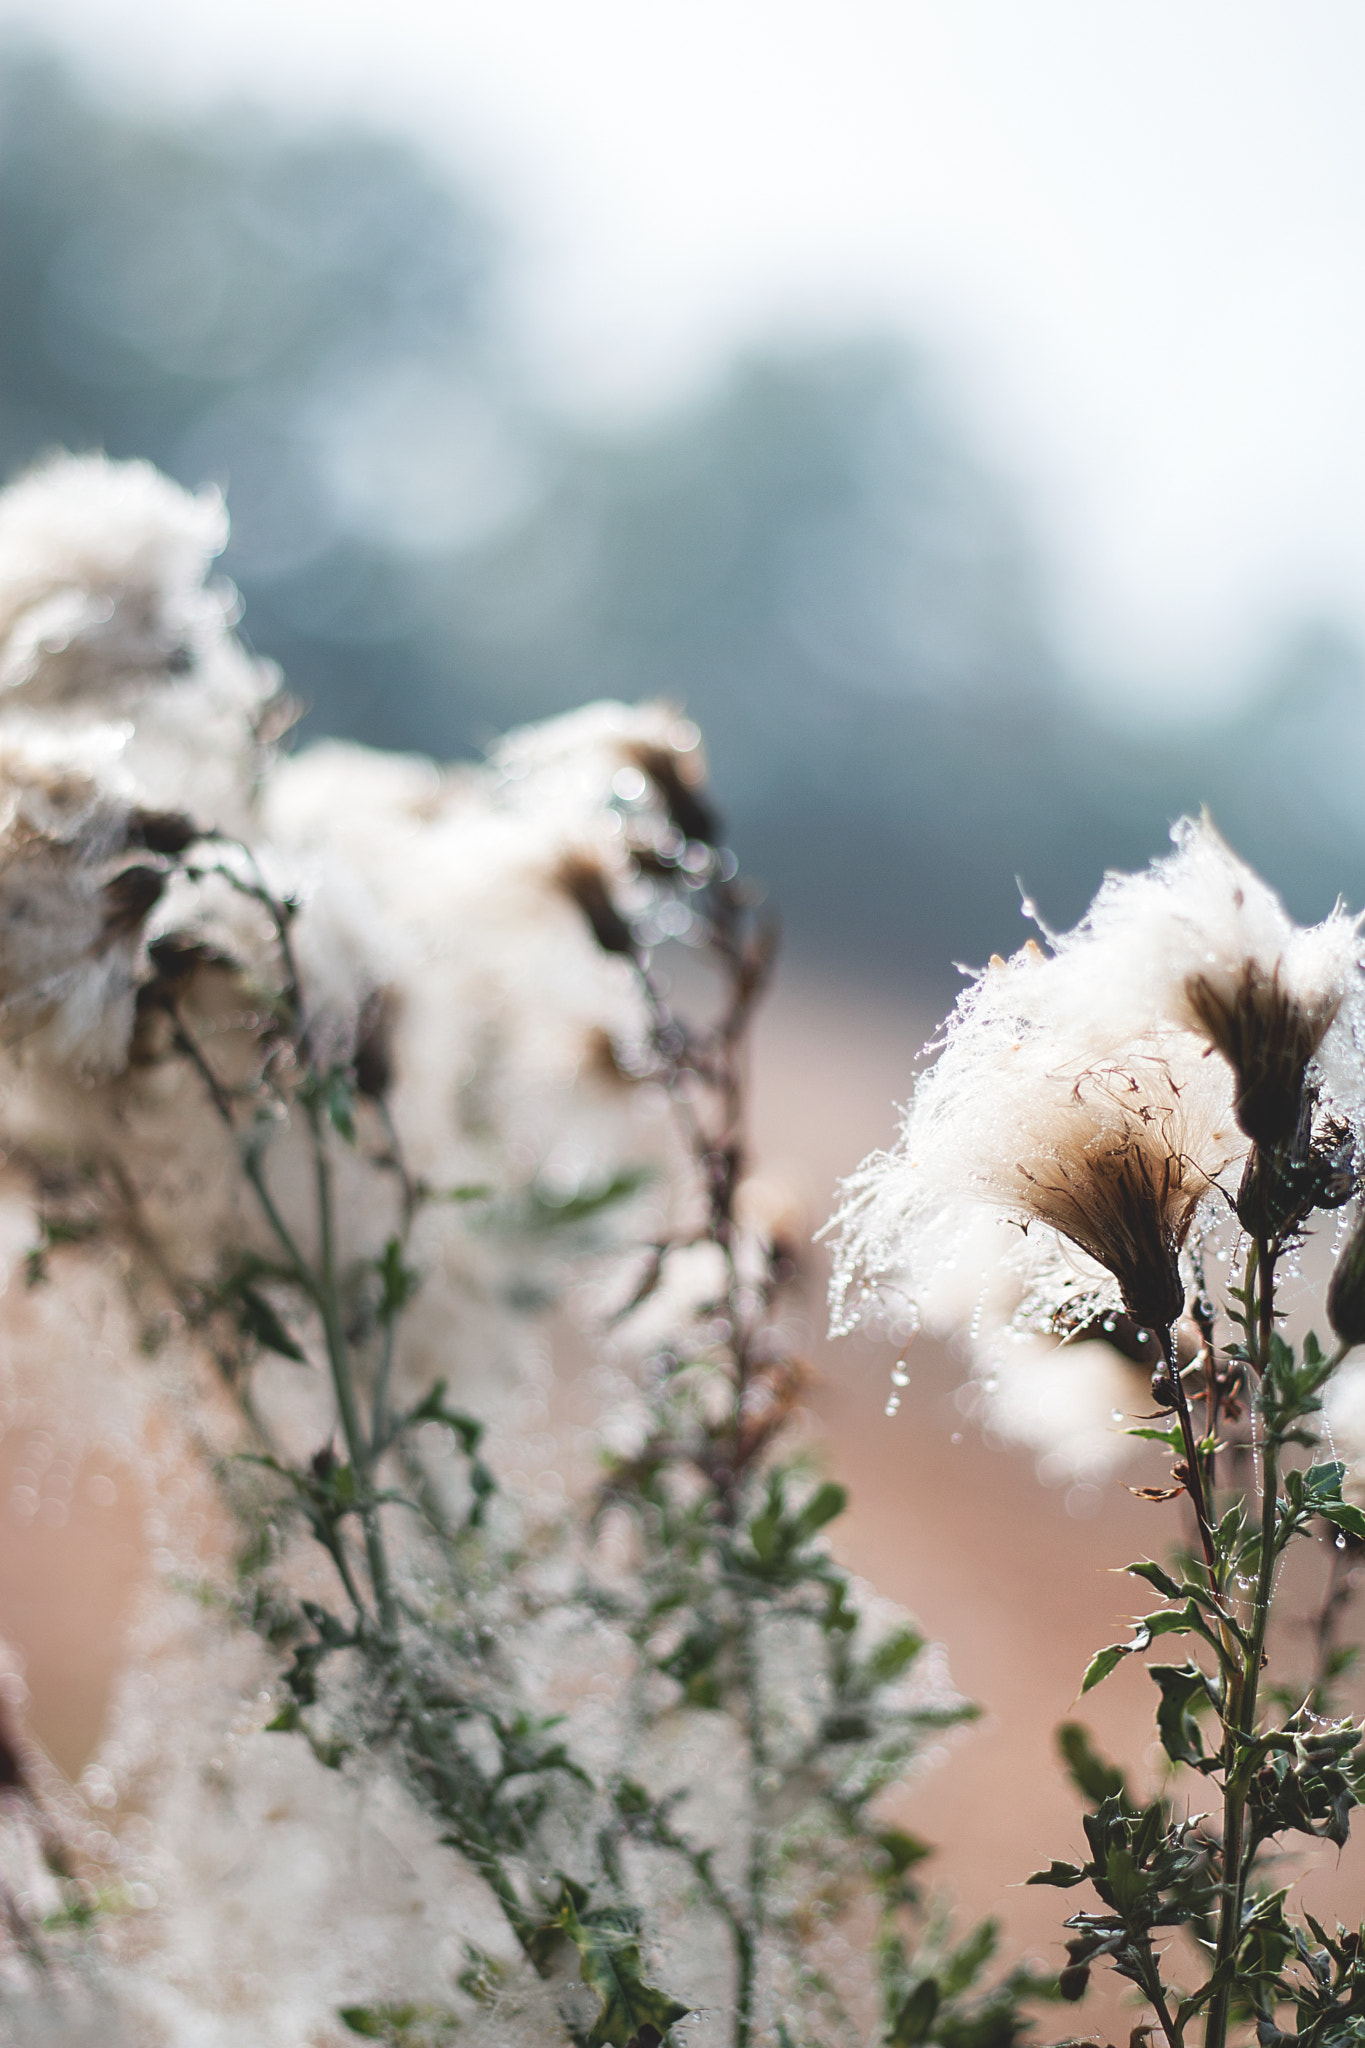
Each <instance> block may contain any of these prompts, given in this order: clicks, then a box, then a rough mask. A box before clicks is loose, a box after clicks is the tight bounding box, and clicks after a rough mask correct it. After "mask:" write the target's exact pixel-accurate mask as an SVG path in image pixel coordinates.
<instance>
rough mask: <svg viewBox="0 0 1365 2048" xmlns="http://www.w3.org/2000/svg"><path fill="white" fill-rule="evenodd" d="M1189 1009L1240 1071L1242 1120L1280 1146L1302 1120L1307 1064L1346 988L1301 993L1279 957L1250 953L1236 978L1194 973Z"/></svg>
mask: <svg viewBox="0 0 1365 2048" xmlns="http://www.w3.org/2000/svg"><path fill="white" fill-rule="evenodd" d="M1185 995H1186V999H1187V1001H1188V1003H1189V1006H1190V1009H1191V1011H1192V1012H1193V1014H1194V1016H1195V1017H1196V1018H1197V1020H1198V1022H1199V1023H1200V1025H1201V1026H1202V1027H1203V1029H1204V1030H1205V1031H1206V1032H1207V1034H1208V1037H1209V1042H1210V1044H1212V1045H1214V1046H1216V1047H1217V1049H1218V1051H1219V1052H1220V1053H1222V1055H1223V1057H1224V1059H1226V1060H1227V1062H1228V1064H1229V1066H1230V1067H1231V1068H1232V1071H1233V1074H1234V1076H1235V1091H1236V1092H1235V1097H1234V1107H1235V1110H1236V1115H1237V1121H1238V1123H1239V1124H1240V1125H1241V1127H1242V1129H1243V1130H1244V1131H1245V1132H1246V1134H1247V1136H1248V1137H1249V1138H1252V1139H1254V1141H1255V1142H1256V1143H1257V1144H1258V1145H1278V1144H1280V1143H1282V1142H1283V1140H1284V1139H1286V1138H1288V1137H1289V1136H1291V1135H1292V1133H1293V1132H1294V1130H1295V1128H1296V1126H1297V1124H1298V1121H1299V1110H1300V1106H1301V1104H1302V1101H1303V1091H1304V1083H1305V1078H1306V1075H1307V1070H1308V1063H1309V1061H1310V1060H1311V1059H1312V1058H1313V1057H1314V1055H1315V1054H1316V1053H1317V1051H1318V1048H1319V1046H1320V1045H1321V1044H1322V1041H1323V1039H1324V1038H1325V1037H1326V1035H1327V1032H1328V1030H1329V1029H1330V1027H1331V1025H1332V1024H1333V1023H1334V1022H1335V1020H1336V1017H1337V1014H1338V1012H1339V1011H1340V1009H1341V1005H1342V1000H1343V994H1342V990H1341V989H1340V988H1335V989H1334V988H1328V989H1326V990H1323V991H1321V992H1318V993H1313V994H1300V993H1297V992H1295V991H1294V990H1292V989H1291V988H1289V987H1288V986H1287V985H1286V982H1285V978H1284V975H1283V972H1282V968H1281V965H1280V963H1279V962H1278V961H1277V962H1276V963H1275V965H1274V966H1273V967H1272V968H1271V969H1270V970H1269V971H1267V970H1266V969H1265V968H1264V967H1263V966H1262V965H1261V963H1260V962H1259V961H1258V960H1254V959H1247V960H1245V961H1243V962H1242V965H1241V970H1240V972H1239V973H1238V974H1236V975H1235V976H1233V977H1230V978H1229V977H1226V976H1220V977H1214V976H1212V975H1209V974H1205V973H1197V974H1191V975H1190V976H1189V978H1188V979H1187V981H1186V983H1185Z"/></svg>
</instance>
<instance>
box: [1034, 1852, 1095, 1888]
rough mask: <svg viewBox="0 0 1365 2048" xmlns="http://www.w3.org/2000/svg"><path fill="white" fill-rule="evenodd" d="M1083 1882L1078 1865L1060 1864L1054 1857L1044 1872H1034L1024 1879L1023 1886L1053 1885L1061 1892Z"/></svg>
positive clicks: (1083, 1872) (1081, 1872)
mask: <svg viewBox="0 0 1365 2048" xmlns="http://www.w3.org/2000/svg"><path fill="white" fill-rule="evenodd" d="M1084 1882H1085V1871H1084V1869H1083V1868H1082V1866H1081V1865H1080V1864H1079V1863H1062V1862H1059V1861H1058V1859H1057V1857H1055V1856H1054V1857H1053V1859H1052V1861H1051V1863H1049V1864H1048V1867H1047V1869H1046V1870H1035V1871H1034V1872H1033V1873H1032V1875H1031V1876H1029V1877H1026V1878H1025V1879H1024V1883H1025V1884H1055V1885H1056V1886H1057V1887H1058V1888H1059V1889H1060V1890H1062V1891H1068V1890H1069V1889H1070V1888H1071V1886H1072V1885H1075V1884H1083V1883H1084Z"/></svg>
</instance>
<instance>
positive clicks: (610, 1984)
mask: <svg viewBox="0 0 1365 2048" xmlns="http://www.w3.org/2000/svg"><path fill="white" fill-rule="evenodd" d="M585 1903H586V1900H585V1894H584V1893H583V1890H582V1887H581V1886H578V1885H571V1884H570V1883H569V1881H568V1880H565V1882H564V1884H563V1887H562V1890H561V1894H560V1910H559V1921H560V1925H561V1926H562V1927H563V1929H564V1932H565V1933H566V1934H567V1936H568V1937H569V1940H570V1941H571V1942H572V1943H573V1945H574V1947H575V1948H576V1949H577V1950H578V1965H579V1969H580V1971H581V1972H582V1977H583V1982H584V1983H585V1984H586V1985H587V1986H588V1989H589V1990H590V1991H594V1992H596V1994H597V1996H598V1998H599V1999H600V2001H601V2010H600V2012H599V2013H598V2015H597V2018H596V2020H595V2021H594V2023H593V2026H592V2030H591V2032H590V2033H589V2034H588V2037H587V2048H645V2044H646V2043H650V2042H652V2043H653V2044H654V2048H657V2044H658V2043H660V2042H662V2040H663V2037H664V2035H665V2034H666V2033H667V2032H668V2030H669V2028H670V2027H671V2026H672V2025H673V2024H674V2022H675V2021H677V2020H680V2019H685V2018H686V2016H687V2014H688V2012H689V2011H690V2010H691V2008H690V2007H689V2006H686V2005H680V2004H679V2003H678V2001H677V1999H676V1998H670V1997H669V1996H668V1994H667V1993H666V1992H664V1991H660V1990H658V1989H656V1987H655V1986H654V1985H652V1984H648V1983H646V1982H645V1978H644V1974H643V1964H642V1962H641V1958H640V1943H639V1931H638V1927H637V1925H636V1921H635V1917H634V1915H633V1914H631V1913H630V1912H629V1911H627V1910H625V1909H623V1908H620V1907H612V1906H603V1907H600V1908H598V1909H597V1910H596V1911H595V1912H588V1911H586V1910H585Z"/></svg>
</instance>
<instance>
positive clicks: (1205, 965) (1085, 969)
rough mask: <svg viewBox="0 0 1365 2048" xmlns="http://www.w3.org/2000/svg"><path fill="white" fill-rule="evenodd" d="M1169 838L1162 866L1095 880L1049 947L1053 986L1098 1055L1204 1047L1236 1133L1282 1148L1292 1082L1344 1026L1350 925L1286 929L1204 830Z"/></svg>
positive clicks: (1339, 915) (1260, 890) (1293, 1110)
mask: <svg viewBox="0 0 1365 2048" xmlns="http://www.w3.org/2000/svg"><path fill="white" fill-rule="evenodd" d="M1171 836H1172V838H1173V839H1174V841H1175V849H1176V850H1175V852H1174V853H1173V854H1171V855H1170V856H1168V857H1167V858H1166V859H1165V860H1160V861H1155V862H1154V863H1153V864H1152V865H1151V867H1149V868H1145V869H1143V870H1142V871H1141V872H1140V873H1138V874H1132V875H1123V874H1111V875H1109V876H1107V877H1106V879H1105V881H1104V884H1103V886H1102V887H1101V889H1100V891H1099V894H1098V895H1097V896H1096V898H1095V901H1094V903H1093V904H1092V905H1091V907H1090V910H1089V912H1088V914H1087V915H1086V917H1085V919H1084V921H1083V922H1082V923H1081V924H1080V925H1079V926H1078V927H1077V929H1076V930H1075V931H1074V932H1071V933H1069V934H1068V935H1067V936H1066V937H1065V938H1063V939H1061V940H1060V941H1059V942H1058V945H1057V956H1058V960H1059V963H1060V972H1059V976H1058V980H1059V983H1060V984H1061V985H1063V986H1069V1005H1068V1007H1069V1010H1070V1014H1071V1018H1072V1020H1073V1022H1074V1024H1075V1026H1076V1027H1078V1028H1080V1029H1089V1031H1090V1032H1091V1033H1092V1034H1094V1036H1095V1037H1096V1038H1097V1039H1099V1040H1101V1041H1104V1040H1112V1038H1113V1037H1114V1036H1116V1035H1120V1036H1128V1035H1135V1034H1137V1033H1141V1032H1147V1031H1161V1030H1165V1029H1169V1028H1171V1027H1175V1028H1177V1029H1180V1030H1186V1031H1190V1032H1192V1033H1194V1034H1195V1036H1197V1037H1199V1038H1202V1039H1203V1040H1204V1041H1205V1042H1206V1043H1207V1044H1209V1045H1211V1046H1213V1047H1214V1048H1215V1049H1216V1050H1217V1052H1218V1053H1220V1054H1221V1055H1222V1056H1223V1057H1224V1058H1225V1059H1226V1060H1227V1061H1228V1063H1229V1065H1230V1066H1231V1068H1232V1070H1233V1074H1234V1077H1235V1088H1236V1107H1237V1114H1238V1118H1239V1121H1240V1122H1241V1123H1242V1125H1243V1127H1244V1129H1245V1130H1246V1131H1247V1132H1248V1134H1249V1135H1250V1136H1252V1137H1254V1138H1256V1139H1257V1140H1258V1141H1260V1142H1262V1143H1266V1144H1274V1143H1276V1142H1278V1141H1280V1140H1281V1139H1284V1138H1286V1137H1288V1136H1289V1135H1291V1134H1292V1130H1293V1127H1294V1124H1295V1122H1296V1120H1297V1114H1298V1107H1299V1100H1300V1096H1301V1092H1302V1082H1303V1076H1304V1071H1305V1068H1306V1067H1307V1066H1308V1064H1309V1062H1310V1061H1312V1060H1313V1059H1314V1057H1315V1056H1316V1055H1319V1054H1320V1053H1322V1052H1323V1051H1324V1040H1325V1039H1326V1038H1327V1037H1328V1034H1329V1033H1330V1032H1331V1031H1332V1028H1333V1026H1334V1025H1336V1024H1337V1022H1338V1019H1340V1030H1339V1033H1338V1035H1339V1036H1340V1035H1343V1034H1349V1033H1350V1032H1351V1030H1352V1029H1353V1028H1354V1027H1355V1026H1356V1024H1357V1020H1358V1016H1359V1012H1360V1009H1361V975H1360V967H1359V957H1360V935H1359V929H1358V920H1356V919H1354V918H1351V917H1349V916H1347V914H1346V913H1345V911H1344V910H1342V909H1341V908H1340V907H1338V908H1337V909H1336V910H1334V911H1333V912H1332V914H1331V915H1330V916H1329V917H1327V918H1326V919H1325V920H1324V921H1323V922H1322V923H1321V924H1318V925H1314V926H1312V927H1311V928H1308V929H1304V928H1302V927H1300V926H1297V925H1295V924H1294V923H1293V921H1292V920H1291V918H1290V917H1289V915H1288V914H1287V912H1286V911H1285V908H1284V906H1283V904H1282V903H1281V902H1280V900H1279V898H1278V896H1276V895H1275V893H1274V891H1273V890H1272V889H1270V888H1268V887H1267V885H1266V884H1265V883H1264V882H1263V881H1262V880H1261V879H1260V877H1259V876H1258V875H1256V874H1255V873H1253V871H1252V870H1251V869H1250V868H1249V867H1247V865H1246V863H1245V862H1244V861H1241V860H1239V859H1238V858H1237V856H1236V855H1235V854H1234V853H1233V852H1232V851H1231V849H1230V848H1229V847H1228V846H1227V845H1226V844H1225V843H1224V841H1223V840H1222V839H1221V838H1220V836H1219V834H1218V833H1217V832H1216V831H1215V829H1214V827H1213V825H1212V824H1211V823H1210V822H1209V820H1208V818H1207V817H1203V818H1199V819H1192V818H1182V819H1181V820H1180V821H1179V822H1178V823H1177V824H1176V825H1175V826H1174V827H1173V829H1172V835H1171ZM1334 1050H1335V1048H1332V1049H1330V1050H1329V1051H1328V1053H1327V1057H1328V1059H1329V1061H1330V1058H1331V1052H1332V1051H1334ZM1359 1104H1360V1089H1359V1086H1358V1085H1357V1086H1356V1089H1355V1092H1354V1100H1353V1102H1352V1103H1351V1104H1350V1108H1351V1109H1352V1110H1356V1109H1358V1108H1359Z"/></svg>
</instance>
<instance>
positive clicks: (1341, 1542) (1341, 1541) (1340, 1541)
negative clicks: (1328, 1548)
mask: <svg viewBox="0 0 1365 2048" xmlns="http://www.w3.org/2000/svg"><path fill="white" fill-rule="evenodd" d="M1345 1548H1346V1538H1345V1537H1344V1536H1343V1535H1342V1534H1341V1532H1340V1530H1338V1531H1337V1549H1338V1550H1344V1549H1345Z"/></svg>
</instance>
